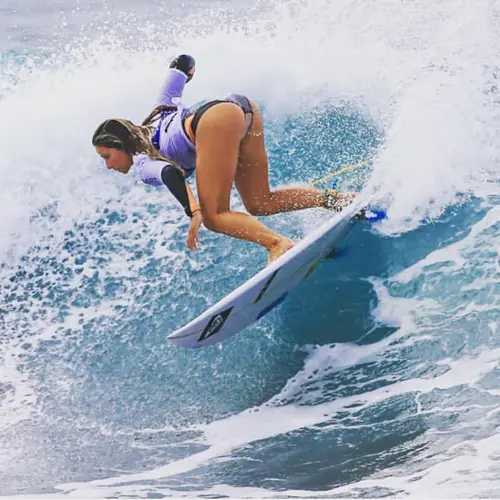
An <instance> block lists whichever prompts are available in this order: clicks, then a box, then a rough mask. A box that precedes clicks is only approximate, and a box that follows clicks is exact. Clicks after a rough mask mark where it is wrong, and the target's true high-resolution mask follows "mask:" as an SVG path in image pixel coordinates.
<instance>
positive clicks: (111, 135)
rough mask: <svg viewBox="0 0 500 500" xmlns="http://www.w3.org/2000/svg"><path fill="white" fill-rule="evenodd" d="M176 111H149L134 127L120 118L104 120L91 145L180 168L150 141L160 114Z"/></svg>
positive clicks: (167, 109) (164, 107) (172, 108)
mask: <svg viewBox="0 0 500 500" xmlns="http://www.w3.org/2000/svg"><path fill="white" fill-rule="evenodd" d="M176 110H177V107H175V106H164V105H161V106H158V107H156V108H155V109H153V111H151V113H150V114H149V115H148V116H147V118H146V119H145V120H144V121H143V122H142V124H141V125H135V124H134V123H132V122H131V121H129V120H122V119H120V118H111V119H109V120H106V121H104V122H102V123H101V124H100V125H99V126H98V127H97V129H96V131H95V132H94V135H93V136H92V145H93V146H104V147H106V148H115V149H119V150H120V151H124V152H125V153H128V154H130V155H136V154H145V155H147V156H149V158H151V159H154V160H166V161H168V162H169V163H172V164H173V165H174V166H176V167H177V168H180V167H179V166H178V165H176V164H175V162H173V161H172V160H170V159H169V158H167V157H165V156H164V155H163V154H161V153H160V151H158V150H157V149H156V148H155V146H154V144H153V142H152V141H151V137H152V136H153V134H154V133H155V131H156V127H157V123H156V122H157V121H158V119H159V118H160V117H161V114H162V112H165V111H167V112H168V111H170V112H173V111H176ZM181 170H182V169H181Z"/></svg>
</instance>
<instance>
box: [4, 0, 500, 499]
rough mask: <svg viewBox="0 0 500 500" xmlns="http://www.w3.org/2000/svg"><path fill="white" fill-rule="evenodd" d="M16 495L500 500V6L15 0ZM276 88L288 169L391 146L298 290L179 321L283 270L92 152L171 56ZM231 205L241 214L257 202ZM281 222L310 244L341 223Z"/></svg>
mask: <svg viewBox="0 0 500 500" xmlns="http://www.w3.org/2000/svg"><path fill="white" fill-rule="evenodd" d="M1 12H2V16H1V18H0V26H1V28H2V29H0V40H1V42H2V44H1V46H0V116H1V117H2V119H1V121H0V127H1V133H0V151H1V152H2V158H1V161H0V169H1V174H2V183H1V184H0V207H1V208H2V217H1V218H0V235H1V238H0V286H1V290H2V294H1V298H0V326H1V329H0V451H1V453H0V494H1V495H7V496H16V495H30V496H32V497H50V498H55V497H58V496H60V497H68V496H70V495H72V496H75V497H85V498H87V497H91V498H104V497H106V498H115V497H125V496H129V497H143V498H163V497H169V496H175V497H179V496H187V497H193V496H200V497H227V496H229V497H245V498H249V497H267V498H271V497H285V496H286V497H325V498H326V497H328V498H337V497H351V498H352V497H367V496H368V497H382V496H421V497H422V496H425V497H440V498H443V497H453V498H457V497H461V498H471V497H485V496H490V497H492V496H493V497H494V496H499V495H500V488H499V486H498V484H499V482H500V463H499V459H498V451H497V450H498V447H499V444H500V433H499V432H498V426H499V409H500V367H499V362H498V359H499V356H500V340H498V338H497V334H498V321H499V316H500V314H499V303H500V301H499V292H500V287H499V270H500V261H499V255H498V249H499V246H500V245H499V241H500V222H499V213H500V210H499V207H498V205H499V201H500V190H499V185H498V181H499V177H500V175H499V173H500V170H499V165H500V132H499V128H498V123H500V121H499V119H500V96H499V91H498V73H499V68H498V53H499V49H500V44H499V40H500V37H499V30H500V23H499V18H500V8H499V7H498V5H497V4H495V3H494V2H489V1H486V0H479V1H477V2H474V4H471V3H470V2H465V1H462V0H458V1H457V0H454V1H451V0H448V1H446V0H440V1H433V2H430V1H426V0H417V1H415V2H413V3H412V4H411V5H410V4H399V5H395V4H394V2H391V1H390V0H382V1H379V2H367V1H362V2H356V3H353V2H348V1H344V0H339V1H336V2H329V1H326V0H317V1H315V2H301V1H291V2H290V1H286V2H266V3H264V2H254V3H251V4H248V3H243V2H242V3H235V2H228V1H222V0H220V1H215V0H210V1H200V0H198V1H184V2H172V3H166V2H165V3H163V2H160V1H153V0H148V1H145V2H140V3H139V2H132V1H130V0H128V1H126V2H124V1H120V2H118V1H113V2H106V4H103V3H101V2H96V1H93V0H73V1H66V0H65V2H64V3H63V2H62V1H55V0H54V1H50V2H49V1H43V2H37V3H35V2H29V1H26V0H24V1H22V2H4V4H3V6H2V7H1ZM179 52H188V53H192V54H193V55H194V56H195V57H196V60H197V73H196V76H195V78H194V79H193V81H192V82H191V83H190V84H189V85H188V87H187V88H186V93H185V100H186V102H188V103H194V102H197V101H200V100H202V99H207V98H211V97H216V96H220V95H224V94H227V93H229V92H243V93H246V94H248V95H249V96H251V97H253V98H254V99H255V100H256V101H257V102H258V103H259V104H260V106H261V107H262V110H263V113H264V117H265V121H266V142H267V145H268V149H269V157H270V165H271V169H270V178H271V183H272V184H273V185H285V184H286V185H288V184H294V183H297V184H303V183H306V182H308V181H309V180H311V179H318V178H321V177H323V176H324V175H326V174H328V173H330V172H332V171H333V170H334V169H337V168H340V167H342V166H345V165H348V164H353V163H357V162H360V161H364V160H368V165H366V166H364V167H362V168H359V169H357V170H355V171H352V172H350V173H349V174H346V175H345V176H343V177H342V178H340V180H339V187H341V188H345V189H360V188H361V187H362V186H365V187H366V189H368V190H370V191H371V192H372V193H373V194H374V196H375V198H376V200H377V203H378V204H379V205H380V206H382V207H384V208H385V209H386V210H387V212H388V215H389V218H388V220H387V221H384V222H382V223H381V224H379V225H376V226H375V225H369V224H366V223H359V224H357V225H356V226H355V227H354V229H353V230H352V231H351V233H350V234H349V236H348V238H347V239H346V240H345V242H344V243H343V245H342V247H341V248H340V249H339V252H338V254H337V256H336V258H334V259H332V260H330V261H327V262H325V263H323V264H322V265H321V266H320V267H319V268H318V269H316V271H315V272H314V274H312V276H311V277H310V279H309V280H307V281H305V282H304V283H303V284H302V285H301V286H300V287H299V288H298V289H297V290H296V291H295V292H294V293H293V294H292V295H291V296H290V297H289V298H288V299H287V300H286V301H285V302H284V303H283V305H281V306H280V307H279V308H277V309H276V310H274V311H273V312H272V313H270V314H269V315H267V316H266V317H265V318H264V319H263V320H262V321H260V322H259V323H257V324H256V325H254V326H252V327H251V328H248V329H247V330H245V331H244V332H243V333H241V334H239V335H237V336H235V337H234V338H232V339H230V340H228V341H226V342H224V343H223V344H221V345H218V346H213V347H210V348H206V349H200V350H197V351H191V350H183V349H179V348H175V347H173V346H171V345H169V344H167V343H166V341H165V337H166V335H167V334H168V333H169V332H171V331H173V330H174V329H175V328H178V327H179V326H181V325H182V324H184V323H185V322H186V320H188V319H191V318H193V317H194V316H195V315H196V314H198V313H200V312H201V311H203V310H204V309H205V308H206V307H207V306H209V305H210V304H213V303H214V302H215V301H217V300H218V299H220V298H221V297H223V296H224V294H226V293H227V292H229V291H231V290H232V289H233V288H235V287H236V286H238V285H239V284H241V283H242V282H243V281H244V280H245V279H246V278H248V277H250V276H251V275H252V274H253V273H254V272H256V271H257V270H258V269H260V268H261V267H262V266H263V265H264V263H265V259H266V255H265V252H264V251H263V250H262V249H260V248H258V247H256V246H252V245H249V244H248V243H245V242H241V241H237V240H233V239H230V238H226V237H223V236H220V235H216V234H213V233H210V232H208V231H205V230H204V231H202V232H201V234H200V236H201V248H200V250H199V251H198V252H196V253H191V252H189V251H188V249H187V248H186V245H185V241H184V240H185V236H186V230H187V222H186V220H185V217H183V216H182V214H181V213H180V211H179V209H178V207H177V206H176V204H175V202H174V201H173V200H172V199H171V197H169V195H168V193H161V192H158V191H155V190H154V189H148V188H145V187H144V186H143V185H140V184H139V183H138V182H137V181H136V180H135V179H133V178H132V177H129V176H119V175H117V174H116V173H113V172H108V171H106V170H105V169H104V168H103V166H102V164H101V162H100V161H99V159H98V158H97V157H96V155H95V153H94V152H93V150H92V147H91V145H90V137H91V135H92V132H93V130H94V129H95V127H96V125H97V124H98V123H100V121H102V120H103V119H104V118H107V117H110V116H123V117H126V118H129V119H132V120H136V121H139V120H140V119H141V118H143V117H144V116H145V115H146V114H147V113H148V112H149V111H150V108H151V106H152V103H153V101H154V99H155V96H156V92H157V90H158V88H159V86H160V84H161V82H162V78H163V76H164V72H165V68H166V66H167V61H169V60H170V59H171V58H172V57H173V56H174V55H176V54H178V53H179ZM234 206H236V207H241V202H240V200H239V199H238V197H237V195H236V194H235V196H234ZM327 215H328V214H325V212H324V211H321V210H311V211H304V212H297V213H292V214H284V215H277V216H273V217H270V218H266V219H264V220H265V221H266V223H268V224H269V225H270V226H271V227H273V228H275V229H276V230H279V231H281V232H283V233H284V234H287V235H289V236H290V237H293V238H296V239H298V238H300V237H302V236H303V235H305V234H307V233H308V232H310V231H312V230H314V228H316V227H317V226H318V224H320V223H321V222H322V221H323V220H324V218H325V216H327Z"/></svg>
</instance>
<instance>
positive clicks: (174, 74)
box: [155, 54, 195, 107]
mask: <svg viewBox="0 0 500 500" xmlns="http://www.w3.org/2000/svg"><path fill="white" fill-rule="evenodd" d="M194 72H195V60H194V58H193V57H191V56H188V55H186V54H182V55H180V56H177V57H176V58H175V59H174V60H173V61H172V62H171V63H170V68H169V70H168V72H167V77H166V78H165V81H164V82H163V85H162V87H161V90H160V94H159V96H158V99H157V100H156V104H155V107H156V106H160V105H164V106H177V104H178V101H179V100H180V98H181V97H182V92H183V91H184V86H185V85H186V83H187V82H189V80H191V78H192V77H193V75H194Z"/></svg>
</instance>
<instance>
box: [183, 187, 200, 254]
mask: <svg viewBox="0 0 500 500" xmlns="http://www.w3.org/2000/svg"><path fill="white" fill-rule="evenodd" d="M186 190H187V194H188V199H189V208H190V209H191V222H190V223H189V229H188V235H187V239H186V243H187V245H188V247H189V248H190V249H191V250H196V247H197V246H198V243H199V242H200V238H199V237H198V231H199V229H200V226H201V223H202V222H203V217H202V215H201V209H200V205H199V204H198V202H197V201H196V198H195V196H194V193H193V191H191V188H190V187H189V184H188V183H187V182H186Z"/></svg>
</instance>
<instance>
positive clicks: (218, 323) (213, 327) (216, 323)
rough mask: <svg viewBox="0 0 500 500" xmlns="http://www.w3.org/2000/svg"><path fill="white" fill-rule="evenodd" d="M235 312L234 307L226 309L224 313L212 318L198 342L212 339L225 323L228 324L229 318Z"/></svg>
mask: <svg viewBox="0 0 500 500" xmlns="http://www.w3.org/2000/svg"><path fill="white" fill-rule="evenodd" d="M232 310H233V308H232V307H230V308H229V309H226V310H225V311H222V312H220V313H218V314H216V315H215V316H212V317H211V318H210V321H209V322H208V323H207V326H206V327H205V329H204V330H203V332H202V334H201V335H200V338H199V339H198V342H201V341H202V340H205V339H208V337H212V336H213V335H215V334H216V333H218V332H219V331H220V329H221V328H222V326H223V325H224V323H225V322H226V320H227V318H228V317H229V315H230V314H231V311H232Z"/></svg>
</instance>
